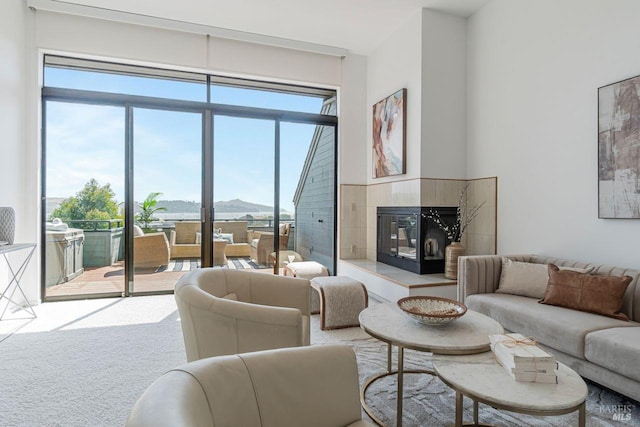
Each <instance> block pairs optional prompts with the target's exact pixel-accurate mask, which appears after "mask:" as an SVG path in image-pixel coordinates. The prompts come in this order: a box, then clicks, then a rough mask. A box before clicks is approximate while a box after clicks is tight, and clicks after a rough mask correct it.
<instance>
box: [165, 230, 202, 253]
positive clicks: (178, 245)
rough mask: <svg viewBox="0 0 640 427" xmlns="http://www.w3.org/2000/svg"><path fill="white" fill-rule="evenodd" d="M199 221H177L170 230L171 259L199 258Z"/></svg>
mask: <svg viewBox="0 0 640 427" xmlns="http://www.w3.org/2000/svg"><path fill="white" fill-rule="evenodd" d="M201 229H202V223H201V222H200V221H179V222H176V223H175V229H174V230H171V235H170V238H169V243H170V246H171V258H200V240H199V233H200V231H201Z"/></svg>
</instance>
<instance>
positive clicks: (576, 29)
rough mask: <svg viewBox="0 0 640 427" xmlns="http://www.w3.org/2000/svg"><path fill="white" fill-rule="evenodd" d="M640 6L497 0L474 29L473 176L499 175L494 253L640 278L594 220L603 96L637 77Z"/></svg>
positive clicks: (632, 245) (626, 236)
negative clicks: (623, 269)
mask: <svg viewBox="0 0 640 427" xmlns="http://www.w3.org/2000/svg"><path fill="white" fill-rule="evenodd" d="M638 16H640V2H638V1H636V0H611V1H602V0H562V1H558V0H536V1H531V0H530V1H526V0H493V1H492V2H491V3H489V4H488V5H486V6H485V7H484V8H483V9H481V10H480V11H479V12H478V13H476V14H475V15H474V16H472V17H471V18H470V19H469V24H468V40H469V45H468V125H467V130H468V141H467V145H468V147H467V148H468V149H467V163H468V168H467V174H468V176H493V175H496V176H497V177H498V252H499V253H523V252H526V253H529V252H533V253H540V254H547V255H552V256H559V257H565V258H570V259H578V260H584V261H592V262H603V263H609V264H613V265H619V266H627V267H634V268H640V261H639V259H638V249H637V247H638V244H637V242H638V240H639V239H640V221H638V220H611V219H598V210H597V206H598V193H597V191H598V181H597V176H598V175H597V167H598V166H597V130H598V129H597V117H598V116H597V110H598V87H601V86H603V85H607V84H609V83H613V82H616V81H619V80H623V79H626V78H629V77H632V76H635V75H638V74H640V55H638V52H639V51H640V26H638Z"/></svg>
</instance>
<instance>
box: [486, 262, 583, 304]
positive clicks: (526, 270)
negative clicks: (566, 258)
mask: <svg viewBox="0 0 640 427" xmlns="http://www.w3.org/2000/svg"><path fill="white" fill-rule="evenodd" d="M560 269H561V270H571V271H577V272H578V273H589V272H590V271H591V270H592V269H593V268H576V267H560ZM548 282H549V265H548V264H536V263H533V262H519V261H514V260H512V259H509V258H506V257H502V272H501V273H500V284H499V285H498V289H497V290H496V293H499V294H512V295H521V296H523V297H531V298H538V299H542V297H544V292H545V291H546V289H547V283H548Z"/></svg>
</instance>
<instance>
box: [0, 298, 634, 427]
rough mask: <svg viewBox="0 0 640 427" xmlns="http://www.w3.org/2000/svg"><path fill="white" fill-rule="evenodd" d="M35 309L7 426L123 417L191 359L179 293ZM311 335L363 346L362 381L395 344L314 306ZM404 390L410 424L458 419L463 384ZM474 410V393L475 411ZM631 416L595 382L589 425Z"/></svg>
mask: <svg viewBox="0 0 640 427" xmlns="http://www.w3.org/2000/svg"><path fill="white" fill-rule="evenodd" d="M35 310H36V313H37V314H38V318H37V319H35V320H33V321H25V323H24V324H22V325H21V326H20V327H19V328H17V330H16V328H15V327H12V328H11V330H10V331H9V332H7V330H6V329H5V331H4V332H3V324H4V321H2V322H0V426H2V427H14V426H16V427H23V426H25V427H27V426H65V427H74V426H123V425H124V423H125V421H126V418H127V416H128V414H129V411H130V410H131V406H132V405H133V404H134V402H135V401H136V400H137V399H138V397H139V396H140V395H141V394H142V392H143V391H144V390H145V389H146V388H147V387H148V386H149V385H150V384H151V383H152V382H153V381H154V380H155V379H156V378H158V377H159V376H160V375H162V374H163V373H164V372H166V371H168V370H169V369H172V368H174V367H176V366H178V365H181V364H183V363H184V362H185V360H186V359H185V352H184V345H183V342H182V331H181V327H180V319H179V315H178V312H177V309H176V305H175V300H174V298H173V295H158V296H141V297H135V298H114V299H98V300H83V301H63V302H53V303H45V304H41V305H39V306H36V307H35ZM3 333H4V334H5V335H3ZM2 338H4V340H2ZM311 341H312V345H325V344H346V345H349V346H351V347H352V348H354V350H355V351H356V354H357V359H358V367H359V373H360V381H361V383H362V382H363V381H364V380H365V379H366V378H368V377H370V376H372V375H374V374H376V373H379V372H382V371H384V370H385V369H386V345H385V344H383V343H381V342H380V341H377V340H375V339H373V338H370V337H369V336H368V335H367V334H366V333H365V332H363V331H362V330H361V329H360V328H346V329H339V330H333V331H321V330H320V328H319V316H318V315H314V316H312V319H311ZM394 353H395V352H394ZM430 359H431V358H430V355H429V354H428V353H420V352H415V351H410V350H407V351H406V353H405V361H406V365H407V369H408V368H429V367H430V366H431V362H430ZM395 387H396V385H395V377H388V378H387V379H385V380H381V381H379V382H377V383H375V384H374V385H373V386H372V387H371V388H370V389H369V392H368V393H367V402H368V403H369V405H370V406H371V407H372V408H373V409H374V411H375V413H376V414H377V415H378V416H379V417H380V418H381V419H382V420H383V421H384V422H385V425H388V426H393V425H395V405H396V399H395V398H396V393H395ZM404 394H405V400H404V405H405V410H404V425H405V426H407V427H418V426H420V427H423V426H435V427H438V426H451V425H453V421H454V393H453V392H452V391H451V390H450V389H449V388H448V387H446V386H445V385H444V384H443V383H442V382H440V381H439V380H438V379H437V378H434V377H432V376H427V375H406V376H405V393H404ZM471 409H472V407H471V402H470V401H466V404H465V416H466V419H467V420H470V419H471V416H472V415H471ZM616 410H622V411H624V413H625V414H629V420H626V421H614V420H613V411H616ZM364 416H365V417H366V415H364ZM480 419H481V421H483V422H486V423H492V424H494V425H497V426H540V427H547V426H558V427H560V426H562V427H564V426H575V425H577V416H576V415H575V414H569V415H563V416H557V417H531V416H525V415H518V414H513V413H508V412H503V411H498V410H495V409H492V408H489V407H486V406H484V405H480ZM623 425H625V426H631V425H640V408H639V407H638V406H637V404H636V403H635V402H630V401H629V400H628V399H625V398H624V397H621V396H619V395H617V394H615V393H612V392H610V391H607V390H604V389H602V388H600V387H598V386H596V385H593V384H589V398H588V401H587V426H598V427H600V426H603V427H608V426H623Z"/></svg>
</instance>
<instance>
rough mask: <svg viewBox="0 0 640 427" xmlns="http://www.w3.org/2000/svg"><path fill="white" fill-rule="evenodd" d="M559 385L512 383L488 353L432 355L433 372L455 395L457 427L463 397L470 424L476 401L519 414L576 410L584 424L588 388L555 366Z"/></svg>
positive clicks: (460, 421) (475, 416)
mask: <svg viewBox="0 0 640 427" xmlns="http://www.w3.org/2000/svg"><path fill="white" fill-rule="evenodd" d="M558 366H559V368H558V383H557V384H543V383H531V382H518V381H515V380H514V379H513V378H512V377H511V376H510V375H509V374H508V373H507V372H506V371H505V369H504V368H503V367H502V366H501V365H500V364H498V362H497V361H496V358H495V357H494V355H493V353H492V352H491V351H488V352H486V353H481V354H474V355H467V356H449V355H442V354H434V355H433V369H434V370H435V372H436V374H437V375H438V377H439V378H440V379H441V380H442V382H443V383H445V384H447V385H448V386H449V387H451V388H452V389H453V390H455V392H456V424H455V425H456V427H458V426H462V425H465V424H463V419H462V409H463V396H467V397H469V398H471V399H472V400H473V424H467V425H474V426H479V425H484V424H480V423H479V422H478V402H481V403H484V404H486V405H489V406H491V407H493V408H496V409H502V410H506V411H511V412H517V413H521V414H529V415H537V416H552V415H563V414H568V413H570V412H574V411H578V426H579V427H584V425H585V418H586V415H585V400H586V398H587V385H586V384H585V382H584V380H583V379H582V378H581V377H580V375H578V374H577V373H576V372H575V371H573V370H572V369H571V368H569V367H568V366H566V365H563V364H562V363H559V364H558Z"/></svg>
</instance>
